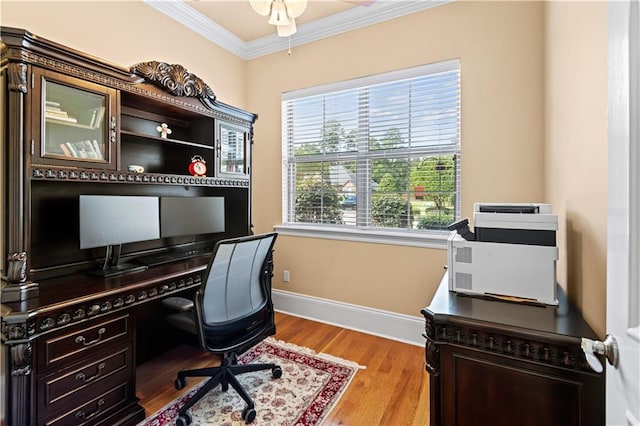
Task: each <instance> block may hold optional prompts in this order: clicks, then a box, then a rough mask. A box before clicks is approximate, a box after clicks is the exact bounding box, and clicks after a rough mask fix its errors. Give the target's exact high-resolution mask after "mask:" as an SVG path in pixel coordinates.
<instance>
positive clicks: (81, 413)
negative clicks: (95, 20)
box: [76, 398, 104, 420]
mask: <svg viewBox="0 0 640 426" xmlns="http://www.w3.org/2000/svg"><path fill="white" fill-rule="evenodd" d="M103 405H104V399H102V398H100V400H99V401H98V408H97V409H96V410H95V411H94V412H93V413H91V414H89V415H87V414H85V412H84V411H77V412H76V419H83V420H89V419H90V418H91V417H93V416H95V415H97V414H99V413H100V411H102V406H103Z"/></svg>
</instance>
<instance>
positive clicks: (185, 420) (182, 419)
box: [176, 413, 193, 426]
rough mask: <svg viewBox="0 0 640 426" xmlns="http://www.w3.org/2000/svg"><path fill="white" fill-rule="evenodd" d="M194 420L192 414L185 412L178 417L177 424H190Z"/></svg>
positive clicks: (181, 425)
mask: <svg viewBox="0 0 640 426" xmlns="http://www.w3.org/2000/svg"><path fill="white" fill-rule="evenodd" d="M192 421H193V420H192V419H191V414H189V413H184V415H183V416H178V418H177V419H176V426H189V425H190V424H191V422H192Z"/></svg>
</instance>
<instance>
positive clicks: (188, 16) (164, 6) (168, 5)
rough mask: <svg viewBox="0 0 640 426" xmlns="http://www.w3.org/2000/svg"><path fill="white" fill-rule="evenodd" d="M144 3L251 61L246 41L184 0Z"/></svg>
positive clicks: (152, 0)
mask: <svg viewBox="0 0 640 426" xmlns="http://www.w3.org/2000/svg"><path fill="white" fill-rule="evenodd" d="M144 2H145V3H146V4H148V5H149V6H151V7H153V8H154V9H156V10H157V11H159V12H161V13H164V14H165V15H167V16H168V17H169V18H171V19H174V20H175V21H177V22H179V23H180V24H182V25H184V26H185V27H187V28H188V29H190V30H191V31H194V32H196V33H198V34H200V35H201V36H202V37H204V38H206V39H207V40H209V41H211V42H213V43H215V44H217V45H218V46H220V47H222V48H223V49H226V50H228V51H229V52H231V53H233V54H234V55H236V56H239V57H241V58H242V59H250V58H248V57H247V53H246V51H247V46H246V45H247V43H246V42H245V41H243V40H242V39H241V38H240V37H238V36H236V35H234V34H233V33H231V32H229V31H227V30H226V29H225V28H223V27H222V26H220V25H218V24H217V23H215V22H213V21H212V20H211V19H209V18H207V17H206V16H205V15H203V14H202V13H200V12H198V11H197V10H195V9H194V8H192V7H190V6H189V5H188V4H187V3H186V2H184V1H182V0H144Z"/></svg>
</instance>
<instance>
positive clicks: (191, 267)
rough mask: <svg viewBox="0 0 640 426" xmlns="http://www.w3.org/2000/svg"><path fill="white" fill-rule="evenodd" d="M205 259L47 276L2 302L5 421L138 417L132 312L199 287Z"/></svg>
mask: <svg viewBox="0 0 640 426" xmlns="http://www.w3.org/2000/svg"><path fill="white" fill-rule="evenodd" d="M206 264H207V258H206V257H200V258H197V259H192V260H189V261H182V262H175V263H171V264H166V265H162V266H156V267H153V268H150V269H148V270H147V271H144V272H140V273H133V274H128V275H122V276H120V277H114V278H109V279H101V278H95V277H91V276H88V275H84V274H78V275H74V276H66V277H63V278H57V279H50V280H46V281H43V282H40V292H39V295H38V297H35V298H32V299H29V300H26V301H23V302H16V303H8V304H3V305H1V306H2V333H3V335H4V336H5V338H6V340H5V341H4V342H3V348H6V349H7V360H8V361H7V364H8V366H7V370H8V371H7V377H6V378H5V380H6V382H5V385H6V389H7V393H8V397H9V406H8V410H7V411H8V412H7V414H8V417H9V418H10V419H11V424H20V425H34V424H52V425H63V424H80V423H82V424H100V425H135V424H137V423H138V422H139V421H141V420H143V419H144V417H145V412H144V409H143V408H142V407H141V406H140V405H139V404H138V399H137V398H136V395H135V389H136V384H135V368H136V352H137V341H138V340H140V339H144V340H145V345H146V344H147V343H148V342H147V338H148V336H138V337H137V336H136V330H137V328H138V327H137V325H138V324H137V323H136V322H137V314H136V312H137V310H139V309H143V308H144V307H145V306H146V305H150V302H153V301H159V300H160V299H162V298H164V297H167V296H169V295H173V294H177V293H184V292H188V291H189V290H190V289H194V288H196V287H198V286H199V285H200V283H201V282H202V278H203V276H202V274H203V272H204V270H205V268H206ZM157 321H160V322H159V323H158V322H157ZM156 324H160V325H158V327H162V326H161V324H162V318H156ZM141 334H143V333H141ZM85 422H86V423H85Z"/></svg>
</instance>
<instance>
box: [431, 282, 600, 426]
mask: <svg viewBox="0 0 640 426" xmlns="http://www.w3.org/2000/svg"><path fill="white" fill-rule="evenodd" d="M558 299H559V301H560V304H559V306H557V307H555V306H540V305H530V304H519V303H511V302H503V301H496V300H490V299H485V298H481V297H472V296H467V295H463V294H460V293H455V292H451V291H449V286H448V276H447V273H445V274H444V277H443V278H442V281H441V282H440V285H439V287H438V290H437V292H436V294H435V296H434V298H433V300H432V301H431V304H430V305H429V306H428V307H426V308H424V309H423V310H422V311H421V312H422V314H423V315H424V317H425V320H426V324H425V337H426V339H427V340H426V345H425V350H426V368H427V371H428V372H429V374H430V381H431V383H430V394H431V396H430V398H431V405H430V407H431V425H432V426H436V425H457V426H461V425H474V426H476V425H492V426H499V425H505V426H507V425H509V426H512V425H518V426H524V425H545V426H553V425H557V426H569V425H583V426H584V425H603V424H604V403H605V399H604V396H605V392H604V390H605V381H604V373H603V374H597V373H595V372H593V371H592V370H591V369H590V368H589V366H588V365H587V363H586V361H585V357H584V354H583V353H582V350H581V348H580V343H581V338H582V337H586V338H589V339H597V338H598V337H597V336H596V334H595V333H594V332H593V330H592V329H591V328H590V327H589V326H588V325H587V324H586V323H585V321H584V319H583V318H582V314H581V313H580V312H579V310H578V309H577V308H576V307H575V306H574V305H572V304H571V303H569V302H568V301H567V300H566V297H565V295H564V293H562V290H561V289H559V294H558ZM601 362H602V359H601Z"/></svg>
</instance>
